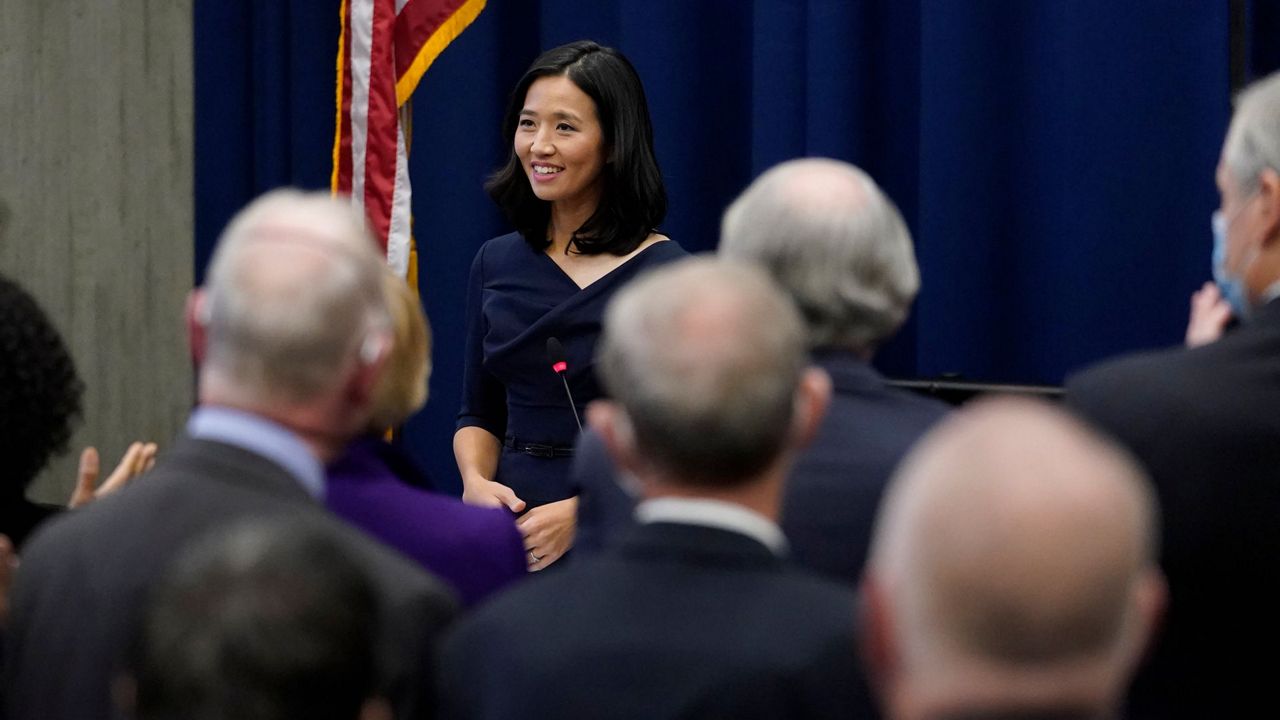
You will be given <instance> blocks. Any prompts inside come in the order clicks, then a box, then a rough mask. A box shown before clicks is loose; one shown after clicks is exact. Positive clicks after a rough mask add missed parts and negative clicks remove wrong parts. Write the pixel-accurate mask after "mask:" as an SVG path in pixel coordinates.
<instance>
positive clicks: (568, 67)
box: [453, 41, 686, 570]
mask: <svg viewBox="0 0 1280 720" xmlns="http://www.w3.org/2000/svg"><path fill="white" fill-rule="evenodd" d="M503 133H504V134H505V136H506V137H509V138H512V152H511V155H510V157H509V158H508V160H507V163H506V165H505V166H504V167H503V168H501V169H500V170H499V171H498V172H496V173H495V174H494V175H493V177H491V178H490V179H489V182H488V183H487V184H486V186H485V187H486V190H488V192H489V195H490V196H491V197H492V198H493V199H494V201H495V202H497V203H498V205H499V206H500V207H501V208H502V210H503V212H504V213H505V214H506V216H507V218H508V219H509V220H510V221H511V223H512V225H514V226H515V227H516V232H514V233H511V234H508V235H503V236H501V237H496V238H494V239H492V240H490V241H488V242H487V243H485V244H484V245H483V246H482V247H481V248H480V251H479V252H478V253H477V254H476V258H475V261H474V263H473V264H472V266H471V280H470V285H469V289H468V294H467V348H466V370H465V374H464V388H463V398H462V408H461V411H460V412H459V414H458V429H457V432H456V433H455V434H454V438H453V448H454V455H455V456H456V457H457V460H458V470H459V471H460V472H461V474H462V483H463V495H462V497H463V500H465V501H467V502H469V503H472V504H475V505H484V506H493V507H500V506H505V507H506V508H508V509H509V510H510V511H511V512H513V513H516V514H519V515H520V518H519V519H518V520H517V525H518V526H519V527H520V531H521V534H522V535H523V537H524V543H525V549H526V551H527V557H526V559H527V560H528V562H529V569H530V570H542V569H544V568H546V567H547V566H549V565H551V564H552V563H554V562H555V561H556V560H558V559H559V558H560V557H561V556H563V555H564V553H565V552H566V551H567V550H568V549H569V547H570V546H571V545H572V544H573V531H574V525H575V517H576V513H577V502H578V501H577V497H576V491H575V490H574V488H573V487H571V485H570V482H569V465H570V456H571V455H572V448H573V443H574V439H575V437H576V436H577V434H578V424H577V418H578V417H581V416H582V413H583V410H584V408H585V406H586V404H587V403H589V402H590V401H591V400H594V399H596V398H597V397H599V396H600V394H601V391H600V388H599V387H598V386H597V384H596V380H595V376H594V371H593V368H592V364H593V361H594V355H595V344H596V338H597V337H598V335H599V333H600V319H601V315H602V314H603V312H604V307H605V305H606V304H607V303H608V301H609V298H610V297H612V296H613V293H614V292H615V291H617V289H618V288H619V287H621V286H622V285H623V284H625V283H626V282H627V281H628V280H630V279H631V278H633V277H635V275H636V274H638V273H640V272H642V271H643V270H645V269H647V268H650V267H653V266H655V265H658V264H661V263H665V262H669V261H671V260H674V259H677V258H680V257H683V256H685V255H686V253H685V252H684V250H682V249H681V248H680V246H679V245H677V244H676V243H674V242H671V241H669V240H668V238H666V237H664V236H663V235H660V234H658V233H657V232H656V230H655V228H656V227H657V226H658V224H659V223H660V222H661V221H662V219H663V217H664V216H665V214H666V208H667V197H666V190H665V189H664V188H663V185H662V174H661V172H660V171H659V169H658V163H657V160H656V158H655V156H654V152H653V129H652V126H651V124H650V121H649V109H648V104H647V102H646V101H645V96H644V89H643V87H642V86H641V85H640V78H639V76H638V75H637V74H636V71H635V69H634V68H633V67H632V66H631V63H629V62H628V61H627V60H626V58H624V57H623V56H622V54H621V53H619V52H618V51H616V50H614V49H612V48H607V47H601V46H600V45H597V44H596V43H593V42H589V41H580V42H575V43H570V44H568V45H563V46H561V47H558V48H555V49H553V50H549V51H547V52H545V53H543V54H542V55H541V56H540V57H539V58H538V59H537V60H535V61H534V63H533V65H532V66H531V67H530V68H529V70H528V71H527V72H526V73H525V74H524V77H522V78H521V79H520V82H519V83H518V84H517V85H516V88H515V90H514V91H513V92H512V95H511V102H510V105H509V106H508V109H507V113H506V117H505V119H504V122H503ZM551 338H555V339H556V340H558V341H559V342H560V344H561V345H562V346H563V348H564V358H563V360H564V361H565V362H566V363H567V369H565V370H564V380H565V381H567V382H568V385H569V388H571V390H572V394H573V401H574V404H572V405H571V403H570V401H569V398H568V395H567V393H566V392H565V386H564V384H563V383H562V380H561V376H560V375H559V374H557V371H556V370H555V369H553V367H552V366H553V362H552V360H551V359H549V357H548V349H547V345H548V342H547V341H548V340H549V339H551ZM575 406H576V407H575ZM575 411H576V416H575Z"/></svg>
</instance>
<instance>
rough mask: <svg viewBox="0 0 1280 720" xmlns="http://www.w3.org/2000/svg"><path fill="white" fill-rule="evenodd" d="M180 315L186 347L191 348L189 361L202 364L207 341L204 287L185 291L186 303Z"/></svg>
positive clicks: (207, 301)
mask: <svg viewBox="0 0 1280 720" xmlns="http://www.w3.org/2000/svg"><path fill="white" fill-rule="evenodd" d="M182 315H183V320H184V322H185V323H186V326H187V347H188V348H189V349H190V350H191V361H192V362H194V363H195V364H196V367H200V366H201V365H203V364H204V355H205V350H206V349H207V348H208V342H209V340H208V329H209V295H208V293H206V292H205V290H204V288H195V289H194V290H192V291H191V292H189V293H187V305H186V307H185V308H184V309H183V313H182Z"/></svg>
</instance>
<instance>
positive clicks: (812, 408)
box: [791, 367, 831, 448]
mask: <svg viewBox="0 0 1280 720" xmlns="http://www.w3.org/2000/svg"><path fill="white" fill-rule="evenodd" d="M830 405H831V376H830V375H828V374H827V371H826V370H823V369H822V368H817V367H810V368H807V369H806V370H805V371H804V374H803V375H801V376H800V384H799V385H798V386H797V387H796V399H795V410H794V411H793V417H792V420H791V434H792V437H793V438H794V443H795V446H796V447H800V448H802V447H805V446H807V445H808V444H809V443H811V442H813V438H814V437H815V436H817V434H818V429H819V428H820V427H822V419H823V418H824V417H826V416H827V408H828V407H829V406H830Z"/></svg>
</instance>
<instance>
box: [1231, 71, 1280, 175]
mask: <svg viewBox="0 0 1280 720" xmlns="http://www.w3.org/2000/svg"><path fill="white" fill-rule="evenodd" d="M1222 158H1223V162H1224V163H1225V164H1226V167H1227V170H1228V171H1230V173H1231V176H1232V177H1233V178H1234V179H1235V181H1236V183H1237V184H1238V185H1239V186H1240V190H1241V191H1242V192H1246V193H1248V192H1252V191H1253V190H1254V189H1255V188H1256V187H1257V183H1258V177H1259V176H1260V175H1261V174H1262V171H1263V170H1265V169H1267V168H1270V169H1271V170H1274V171H1276V172H1280V72H1276V73H1272V74H1270V75H1268V76H1267V77H1265V78H1263V79H1261V80H1258V81H1257V82H1255V83H1253V84H1251V85H1249V87H1247V88H1245V89H1244V91H1242V92H1241V93H1240V95H1239V96H1238V97H1237V98H1236V112H1235V115H1234V116H1233V117H1232V119H1231V127H1230V128H1229V129H1228V130H1227V139H1226V142H1225V143H1224V144H1223V151H1222Z"/></svg>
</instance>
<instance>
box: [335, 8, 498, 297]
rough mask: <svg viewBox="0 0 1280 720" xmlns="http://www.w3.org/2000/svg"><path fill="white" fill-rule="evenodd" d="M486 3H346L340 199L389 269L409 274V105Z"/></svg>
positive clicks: (340, 93)
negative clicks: (354, 210)
mask: <svg viewBox="0 0 1280 720" xmlns="http://www.w3.org/2000/svg"><path fill="white" fill-rule="evenodd" d="M484 6H485V0H343V2H342V10H341V12H342V37H341V40H340V41H339V44H338V93H337V95H338V97H337V107H338V117H337V123H336V132H335V133H334V135H335V137H334V142H333V177H332V180H331V185H332V188H333V192H334V193H340V194H344V195H350V196H351V202H352V203H353V204H355V205H356V206H357V207H360V208H362V209H363V210H364V211H365V213H366V214H367V215H368V217H369V223H370V225H371V226H372V227H373V230H374V234H375V235H376V236H377V238H378V241H379V242H380V243H381V244H382V245H383V247H384V249H385V250H386V253H387V264H388V265H390V266H391V268H392V269H394V270H395V271H396V272H398V273H399V274H400V275H401V276H402V277H405V276H407V275H408V273H409V268H410V254H411V251H412V239H411V236H410V230H411V228H410V214H409V146H408V133H407V129H408V124H409V112H410V105H409V98H410V97H411V96H412V95H413V91H414V89H415V88H416V87H417V86H418V81H419V80H420V79H421V78H422V74H423V73H424V72H426V70H427V68H428V67H430V66H431V63H432V62H433V61H435V59H436V57H438V56H439V55H440V53H441V52H443V51H444V49H445V48H446V47H448V45H449V43H450V42H452V41H453V39H454V38H456V37H458V35H460V34H461V33H462V31H463V30H465V29H466V27H467V26H468V25H470V24H471V22H472V21H473V20H475V19H476V17H477V16H478V15H479V14H480V11H481V10H483V9H484Z"/></svg>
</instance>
